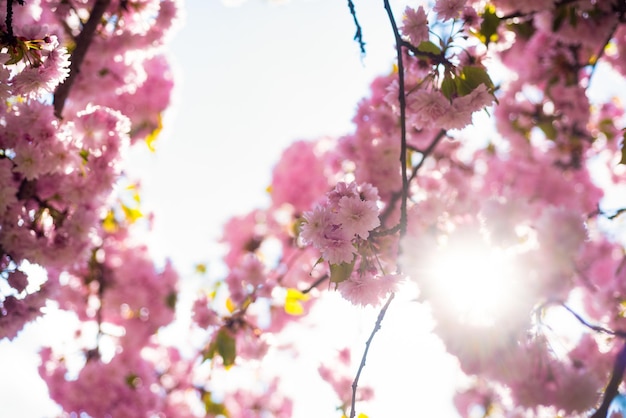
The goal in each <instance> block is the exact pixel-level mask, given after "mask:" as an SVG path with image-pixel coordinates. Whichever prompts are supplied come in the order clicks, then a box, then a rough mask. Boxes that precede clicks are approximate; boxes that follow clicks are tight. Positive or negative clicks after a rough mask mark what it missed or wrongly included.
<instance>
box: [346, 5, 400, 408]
mask: <svg viewBox="0 0 626 418" xmlns="http://www.w3.org/2000/svg"><path fill="white" fill-rule="evenodd" d="M385 1H387V0H385ZM395 296H396V294H395V293H391V294H390V295H389V298H388V299H387V302H386V303H385V306H383V308H382V309H381V310H380V312H379V313H378V319H376V324H375V325H374V329H373V330H372V333H371V334H370V337H369V338H368V339H367V342H366V343H365V351H364V352H363V357H362V358H361V364H360V365H359V370H358V371H357V372H356V377H355V378H354V381H353V382H352V406H351V409H350V418H354V416H355V414H356V409H355V406H356V390H357V388H358V386H359V378H360V377H361V372H362V371H363V368H364V367H365V360H366V359H367V353H368V352H369V350H370V346H371V344H372V340H373V339H374V335H376V333H377V332H378V330H379V329H380V324H381V323H382V322H383V318H384V317H385V314H386V313H387V309H388V308H389V305H390V304H391V301H392V300H393V298H394V297H395Z"/></svg>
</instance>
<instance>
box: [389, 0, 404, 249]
mask: <svg viewBox="0 0 626 418" xmlns="http://www.w3.org/2000/svg"><path fill="white" fill-rule="evenodd" d="M384 4H385V10H386V11H387V16H388V17H389V23H391V28H392V29H393V36H394V38H395V41H396V55H397V59H398V85H399V86H398V101H399V104H400V167H401V170H402V198H401V202H400V236H401V237H402V236H404V235H405V234H406V228H407V201H408V199H409V179H408V177H407V172H406V165H407V164H406V154H407V147H406V100H405V97H404V96H405V94H404V60H403V54H402V45H403V42H402V38H401V37H400V32H399V31H398V25H397V24H396V20H395V18H394V17H393V12H392V11H391V6H390V5H389V0H384Z"/></svg>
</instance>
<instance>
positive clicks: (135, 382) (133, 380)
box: [126, 373, 141, 389]
mask: <svg viewBox="0 0 626 418" xmlns="http://www.w3.org/2000/svg"><path fill="white" fill-rule="evenodd" d="M126 384H127V385H128V387H129V388H131V389H137V387H138V386H139V385H140V384H141V379H140V378H139V376H137V375H136V374H135V373H131V374H129V375H127V376H126Z"/></svg>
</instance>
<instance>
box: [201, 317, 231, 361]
mask: <svg viewBox="0 0 626 418" xmlns="http://www.w3.org/2000/svg"><path fill="white" fill-rule="evenodd" d="M215 354H219V356H220V357H221V358H222V361H223V363H224V367H225V368H227V369H228V368H230V367H231V366H232V365H233V364H235V359H236V358H237V347H236V343H235V337H234V336H233V335H232V334H231V333H230V331H229V330H228V328H225V327H222V328H220V330H219V331H218V332H217V334H215V337H214V338H213V341H211V344H209V346H208V348H207V350H206V351H205V352H204V353H203V359H204V360H206V359H212V358H214V357H215Z"/></svg>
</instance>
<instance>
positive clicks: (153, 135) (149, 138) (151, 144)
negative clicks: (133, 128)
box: [146, 113, 163, 152]
mask: <svg viewBox="0 0 626 418" xmlns="http://www.w3.org/2000/svg"><path fill="white" fill-rule="evenodd" d="M162 130H163V118H162V116H161V114H160V113H159V115H158V118H157V127H156V128H155V129H154V130H153V131H152V132H150V135H148V136H147V137H146V145H147V146H148V149H149V150H150V151H151V152H154V151H156V149H155V148H154V142H155V141H156V140H157V138H158V136H159V134H160V133H161V131H162Z"/></svg>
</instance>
